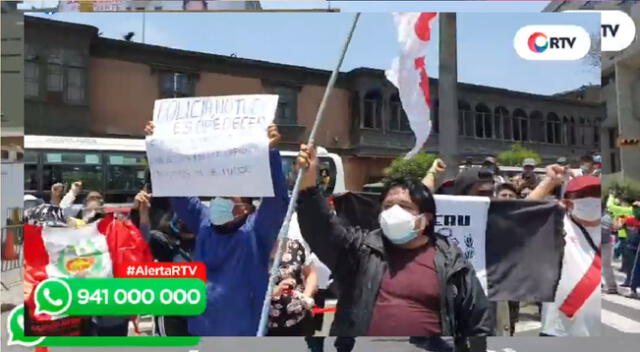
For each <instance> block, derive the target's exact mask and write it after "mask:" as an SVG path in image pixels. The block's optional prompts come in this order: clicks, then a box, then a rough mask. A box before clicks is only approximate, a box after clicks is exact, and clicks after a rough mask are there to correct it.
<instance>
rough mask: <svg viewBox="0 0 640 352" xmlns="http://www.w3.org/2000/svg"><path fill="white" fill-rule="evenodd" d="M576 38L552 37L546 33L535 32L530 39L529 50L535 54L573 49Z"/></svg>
mask: <svg viewBox="0 0 640 352" xmlns="http://www.w3.org/2000/svg"><path fill="white" fill-rule="evenodd" d="M575 43H576V37H551V38H549V37H548V36H547V35H545V34H544V33H540V32H535V33H533V34H532V35H531V36H530V37H529V49H531V51H533V52H534V53H543V52H545V51H546V50H547V49H548V48H550V49H565V48H569V49H571V48H573V45H574V44H575Z"/></svg>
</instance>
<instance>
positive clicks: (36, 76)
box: [24, 61, 40, 97]
mask: <svg viewBox="0 0 640 352" xmlns="http://www.w3.org/2000/svg"><path fill="white" fill-rule="evenodd" d="M24 95H25V96H27V97H38V96H39V95H40V65H39V64H38V63H37V62H35V61H26V62H25V63H24Z"/></svg>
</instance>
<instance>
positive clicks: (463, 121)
mask: <svg viewBox="0 0 640 352" xmlns="http://www.w3.org/2000/svg"><path fill="white" fill-rule="evenodd" d="M458 134H459V135H461V136H469V137H471V136H473V116H472V115H471V105H469V103H467V102H466V101H462V100H461V101H458Z"/></svg>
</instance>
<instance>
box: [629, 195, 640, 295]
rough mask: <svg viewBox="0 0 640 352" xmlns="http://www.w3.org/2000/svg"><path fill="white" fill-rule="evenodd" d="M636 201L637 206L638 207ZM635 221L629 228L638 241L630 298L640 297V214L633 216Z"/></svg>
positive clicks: (630, 281) (630, 235)
mask: <svg viewBox="0 0 640 352" xmlns="http://www.w3.org/2000/svg"><path fill="white" fill-rule="evenodd" d="M637 203H638V202H636V208H637V207H638V205H640V204H637ZM632 219H633V221H629V222H630V225H629V227H630V230H629V232H630V233H629V238H630V239H631V238H633V239H634V240H633V241H634V242H635V243H636V255H635V259H634V262H633V267H632V269H631V270H630V273H631V278H630V279H629V289H630V291H631V292H630V293H629V295H627V297H628V298H635V299H637V298H638V287H640V243H638V242H640V232H639V231H640V216H638V215H637V213H636V215H635V216H634V217H633V218H632Z"/></svg>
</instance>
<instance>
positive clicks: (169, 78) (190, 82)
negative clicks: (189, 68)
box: [160, 72, 195, 98]
mask: <svg viewBox="0 0 640 352" xmlns="http://www.w3.org/2000/svg"><path fill="white" fill-rule="evenodd" d="M194 92H195V79H194V78H193V77H192V76H191V75H189V74H186V73H180V72H163V73H161V74H160V97H161V98H183V97H192V96H193V95H194Z"/></svg>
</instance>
